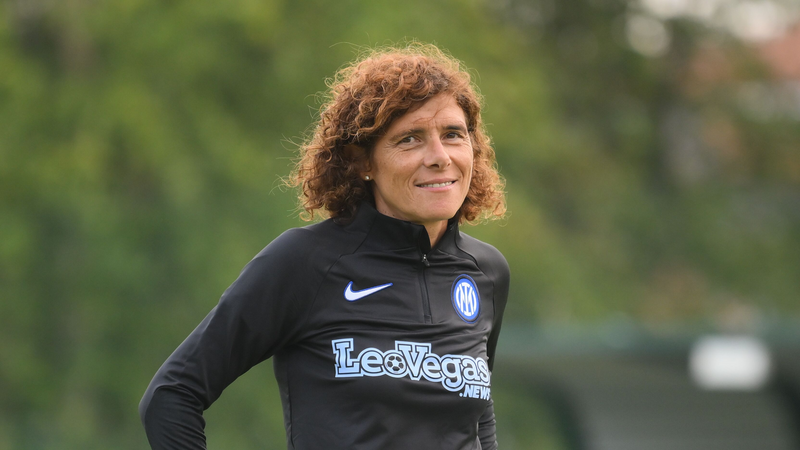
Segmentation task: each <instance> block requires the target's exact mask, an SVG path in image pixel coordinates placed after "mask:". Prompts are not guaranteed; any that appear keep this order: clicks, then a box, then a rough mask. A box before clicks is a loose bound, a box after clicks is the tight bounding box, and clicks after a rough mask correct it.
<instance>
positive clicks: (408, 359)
mask: <svg viewBox="0 0 800 450" xmlns="http://www.w3.org/2000/svg"><path fill="white" fill-rule="evenodd" d="M331 347H332V348H333V354H334V357H335V360H336V363H335V375H336V378H350V377H365V376H367V377H380V376H388V377H392V378H406V377H407V378H410V379H411V380H414V381H422V380H426V381H428V382H433V383H440V384H441V385H442V387H444V388H445V389H446V390H448V391H450V392H459V391H461V392H460V393H459V396H460V397H469V398H481V399H484V400H488V399H489V398H490V396H491V388H490V386H491V372H490V371H489V366H488V365H487V364H486V361H485V360H484V359H483V358H481V357H472V356H469V355H443V356H440V355H437V354H436V353H433V352H431V344H428V343H419V342H406V341H395V344H394V349H392V350H386V351H381V350H379V349H377V348H373V347H370V348H366V349H364V350H362V351H361V352H360V353H359V354H358V355H357V356H355V357H354V356H353V349H354V345H353V339H352V338H347V339H335V340H333V341H331Z"/></svg>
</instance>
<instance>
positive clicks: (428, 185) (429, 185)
mask: <svg viewBox="0 0 800 450" xmlns="http://www.w3.org/2000/svg"><path fill="white" fill-rule="evenodd" d="M453 183H455V181H444V182H441V183H429V184H418V185H417V187H422V188H438V187H445V186H450V185H451V184H453Z"/></svg>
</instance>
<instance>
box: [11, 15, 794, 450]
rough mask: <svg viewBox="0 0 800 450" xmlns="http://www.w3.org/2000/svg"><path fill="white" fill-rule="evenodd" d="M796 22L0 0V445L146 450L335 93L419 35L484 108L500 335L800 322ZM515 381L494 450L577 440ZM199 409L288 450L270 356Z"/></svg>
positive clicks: (214, 427)
mask: <svg viewBox="0 0 800 450" xmlns="http://www.w3.org/2000/svg"><path fill="white" fill-rule="evenodd" d="M798 17H800V3H798V2H797V1H796V0H780V1H779V0H770V1H767V0H760V1H744V0H704V1H689V0H641V1H627V0H559V1H556V0H502V1H492V0H443V1H424V0H408V1H406V2H402V3H398V2H381V1H366V0H364V1H355V0H340V1H336V2H330V1H290V0H231V1H228V2H219V1H211V0H192V1H186V0H169V1H167V0H161V1H157V0H116V1H113V2H112V1H104V0H6V1H4V2H2V3H0V448H1V449H35V450H39V449H82V450H91V449H142V448H147V444H146V439H145V436H144V432H143V431H142V428H141V425H140V423H139V417H138V413H137V404H138V402H139V399H140V397H141V395H142V394H143V392H144V389H145V387H146V386H147V384H148V382H149V381H150V378H151V377H152V375H153V374H154V373H155V371H156V369H157V368H158V366H159V365H160V364H161V363H162V362H163V360H164V359H165V358H166V357H167V356H168V355H169V353H170V352H171V351H172V350H173V349H174V348H175V347H176V346H177V345H178V344H179V343H180V342H181V340H182V339H183V338H184V337H185V336H186V335H187V334H188V333H189V332H190V331H191V330H192V329H193V328H194V326H195V325H196V324H197V323H198V322H199V321H200V320H201V319H202V318H203V317H204V316H205V314H206V313H207V312H208V311H209V310H210V309H211V308H212V307H213V306H214V305H215V304H216V302H217V300H218V298H219V296H220V295H221V293H222V292H223V290H224V289H225V288H226V287H227V286H228V284H230V283H231V282H232V281H233V280H234V279H235V278H236V276H237V274H238V273H239V270H240V269H241V268H242V266H243V265H244V264H246V263H247V262H248V261H249V259H250V258H251V257H252V256H253V255H255V254H256V253H257V252H258V251H259V250H260V249H261V248H262V247H263V246H265V245H266V244H267V243H269V242H270V240H272V239H273V238H274V237H276V236H277V235H278V234H279V233H280V232H282V231H283V230H285V229H286V228H289V227H294V226H301V225H303V222H302V221H300V220H299V219H298V217H297V211H296V203H295V197H296V194H295V193H294V192H292V191H287V190H286V189H285V188H282V185H281V177H285V176H287V175H288V173H289V171H290V167H291V161H292V158H294V156H295V154H296V153H295V151H296V149H297V144H298V143H299V142H301V141H302V140H303V138H304V136H306V134H307V131H308V127H309V125H310V124H311V123H312V122H313V121H314V118H315V117H316V114H317V111H318V107H319V104H320V102H319V96H318V95H317V93H319V92H320V91H323V90H324V89H325V84H324V83H325V79H326V78H327V77H330V76H332V75H333V73H334V72H335V70H336V69H337V68H339V67H340V66H342V65H343V64H344V63H346V62H347V61H349V60H352V59H353V58H354V56H355V55H356V54H357V53H358V52H359V51H360V50H362V49H364V48H368V47H374V46H379V45H384V44H388V43H397V42H403V41H405V40H409V39H417V40H420V41H423V42H432V43H436V44H438V45H439V46H440V47H442V48H444V49H446V50H448V51H449V52H450V53H452V54H453V55H454V56H456V57H457V58H459V59H461V60H463V61H464V62H465V64H466V65H467V66H468V67H470V68H471V70H472V74H473V76H474V79H475V81H476V82H477V84H478V85H479V87H480V89H481V91H482V93H483V95H484V97H485V101H486V107H485V112H484V118H485V121H486V122H487V123H488V128H489V132H490V134H491V135H492V136H493V139H494V143H495V146H496V150H497V155H498V161H499V165H500V168H501V171H502V173H503V174H504V176H505V177H506V178H507V183H508V204H509V210H510V213H509V216H508V218H507V219H506V220H504V221H501V222H496V223H490V224H485V225H479V226H475V227H465V231H466V232H467V233H469V234H472V235H474V236H476V237H478V238H480V239H483V240H486V241H488V242H490V243H492V244H494V245H495V246H496V247H498V248H499V249H500V250H501V251H502V252H503V253H504V254H505V255H506V257H507V259H508V261H509V263H510V266H511V269H512V290H511V298H510V299H509V307H508V309H507V312H506V323H507V324H509V326H511V327H513V326H517V327H531V328H536V327H546V326H550V327H565V328H567V329H578V330H580V329H587V328H592V327H598V326H604V325H603V324H608V323H612V324H613V323H620V322H624V323H635V324H637V326H640V327H643V328H644V329H647V330H651V331H653V332H656V333H666V334H669V333H670V332H671V331H670V330H676V329H681V330H685V329H708V330H720V329H721V330H738V331H752V330H753V329H758V328H759V327H762V328H763V327H769V326H772V325H771V324H775V323H785V322H786V321H790V322H791V321H792V320H797V319H798V316H800V314H799V313H800V303H798V301H797V300H798V294H800V251H798V250H800V50H798V49H800V28H798V26H797V21H798ZM507 344H508V343H505V344H504V343H503V342H502V339H501V351H502V347H503V346H504V345H507ZM502 377H503V375H502V373H496V374H495V378H494V380H495V384H496V385H497V388H496V390H495V398H496V399H497V401H498V406H497V409H498V416H499V421H500V441H501V443H502V442H504V439H505V442H516V443H517V445H516V446H513V445H509V446H508V448H512V447H514V448H541V449H556V448H561V447H560V445H561V444H560V443H559V442H557V439H556V438H555V437H553V436H555V435H554V434H553V433H551V432H550V431H551V430H550V428H551V426H550V425H549V424H550V419H549V418H548V417H547V414H544V413H541V411H539V409H538V408H539V407H538V406H537V405H536V404H535V403H526V402H525V401H524V400H525V399H524V398H523V397H521V396H519V395H515V394H514V393H513V392H511V391H509V390H503V385H502V381H501V380H502ZM537 411H539V412H537ZM207 418H208V426H207V434H208V440H209V447H210V448H231V449H257V448H258V449H263V448H269V449H273V448H274V449H280V448H286V447H285V438H284V431H283V424H282V416H281V411H280V403H279V400H278V397H277V391H276V387H275V383H274V380H273V379H272V376H271V364H262V365H260V366H258V367H256V368H255V369H253V370H252V371H251V372H250V373H248V374H246V375H245V376H244V377H242V378H241V379H240V380H239V381H237V383H235V384H234V385H233V386H231V388H229V390H228V391H226V393H225V395H223V397H222V399H221V400H220V401H219V402H218V403H217V404H215V405H214V406H213V407H212V408H211V409H210V410H209V411H208V412H207ZM528 419H530V420H528ZM531 422H533V423H531Z"/></svg>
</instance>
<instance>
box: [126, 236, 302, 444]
mask: <svg viewBox="0 0 800 450" xmlns="http://www.w3.org/2000/svg"><path fill="white" fill-rule="evenodd" d="M299 232H301V231H300V230H290V231H289V232H287V233H284V234H283V235H282V236H280V237H279V238H277V239H276V240H275V241H273V242H272V243H271V244H270V245H268V246H267V247H266V248H265V249H264V250H263V251H262V252H261V253H259V254H258V255H257V256H256V257H255V258H254V259H253V260H252V261H250V263H248V264H247V266H245V268H244V270H243V271H242V273H241V274H240V275H239V277H238V278H237V280H236V281H235V282H234V283H233V284H232V285H231V286H230V287H229V288H228V289H227V290H226V291H225V293H224V294H223V295H222V298H221V299H220V301H219V304H218V305H217V306H216V307H215V308H214V309H213V310H212V311H211V312H210V313H209V314H208V315H207V316H206V318H205V319H204V320H203V321H202V322H201V323H200V325H199V326H198V327H197V328H195V330H194V331H192V333H191V334H190V335H189V337H187V338H186V340H184V341H183V343H181V345H180V346H179V347H178V348H177V349H176V350H175V351H174V352H173V353H172V355H170V356H169V358H168V359H167V360H166V362H164V364H163V365H162V366H161V368H160V369H159V370H158V372H157V373H156V375H155V377H153V380H152V381H151V382H150V385H149V386H148V388H147V390H146V392H145V394H144V397H143V398H142V401H141V403H140V404H139V414H140V416H141V419H142V423H143V425H144V428H145V431H146V433H147V438H148V441H149V442H150V446H151V447H152V448H153V449H154V450H162V449H164V450H173V449H174V450H177V449H187V450H188V449H193V450H196V449H205V448H206V444H205V433H204V427H205V421H204V419H203V411H204V410H206V409H207V408H208V407H209V406H211V404H212V403H213V402H214V401H215V400H216V399H217V398H218V397H219V395H220V394H221V393H222V390H223V389H225V387H227V386H228V385H229V384H230V383H231V382H233V381H234V380H235V379H236V378H238V377H239V376H240V375H242V374H243V373H245V372H246V371H247V370H248V369H250V368H251V367H252V366H254V365H256V364H258V363H259V362H261V361H263V360H265V359H267V358H269V357H270V356H272V355H273V354H274V353H275V352H276V351H277V350H278V349H279V348H281V347H282V346H283V345H285V344H286V342H288V341H290V340H291V339H292V337H293V336H294V335H295V334H296V333H297V331H298V329H299V327H300V325H301V321H302V314H301V312H302V306H301V305H300V304H299V301H298V299H299V298H302V296H300V295H298V293H297V286H298V285H301V284H303V283H298V282H297V281H296V279H297V276H298V275H297V271H298V270H299V269H298V268H299V267H303V264H304V261H303V257H302V256H300V255H301V254H302V252H298V251H297V250H298V248H297V247H298V246H297V245H294V243H296V242H298V239H296V238H293V237H292V235H296V233H299Z"/></svg>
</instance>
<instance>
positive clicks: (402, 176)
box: [140, 45, 509, 450]
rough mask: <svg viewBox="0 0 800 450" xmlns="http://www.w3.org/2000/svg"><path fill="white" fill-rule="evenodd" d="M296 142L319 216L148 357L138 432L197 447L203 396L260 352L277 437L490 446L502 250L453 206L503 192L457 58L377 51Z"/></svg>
mask: <svg viewBox="0 0 800 450" xmlns="http://www.w3.org/2000/svg"><path fill="white" fill-rule="evenodd" d="M301 150H302V157H301V159H300V161H299V162H298V165H297V168H296V171H295V173H294V177H293V179H292V182H293V184H294V185H297V186H301V192H302V194H301V196H300V198H301V202H302V205H303V207H304V209H305V211H306V213H307V214H306V215H307V216H308V218H312V217H313V216H314V214H315V213H321V214H325V215H327V216H329V219H328V220H325V221H323V222H320V223H317V224H314V225H310V226H307V227H304V228H298V229H292V230H289V231H287V232H285V233H283V234H282V235H281V236H280V237H278V238H277V239H275V240H274V241H273V242H272V243H270V244H269V245H268V246H267V247H266V248H265V249H264V250H262V251H261V253H259V254H258V255H257V256H256V257H255V258H254V259H253V260H252V261H251V262H250V263H249V264H248V265H247V266H246V267H245V268H244V270H243V271H242V273H241V275H240V276H239V278H238V279H237V280H236V281H235V282H234V283H233V284H232V285H231V286H230V287H229V288H228V290H227V291H225V293H224V295H223V296H222V299H221V300H220V302H219V304H218V305H217V307H215V308H214V309H213V310H212V311H211V313H209V315H208V316H207V317H206V318H205V320H204V321H203V322H202V323H201V324H200V325H199V326H198V327H197V329H195V330H194V331H193V332H192V334H191V335H190V336H189V337H188V338H187V339H186V341H184V342H183V343H182V344H181V345H180V346H179V347H178V349H177V350H176V351H175V352H174V353H173V354H172V355H171V356H170V357H169V359H168V360H167V361H166V362H165V363H164V365H163V366H162V367H161V369H160V370H159V371H158V373H157V374H156V376H155V377H154V379H153V381H152V382H151V383H150V386H149V388H148V389H147V392H146V393H145V396H144V398H143V399H142V403H141V405H140V413H141V416H142V421H143V423H144V425H145V429H146V431H147V435H148V439H149V440H150V444H151V446H152V447H153V448H154V449H201V448H205V436H204V434H203V427H204V421H203V416H202V412H203V410H205V409H206V408H208V407H209V406H210V405H211V403H213V402H214V400H216V399H217V397H218V396H219V395H220V394H221V392H222V390H223V389H224V388H225V387H226V386H227V385H228V384H230V383H231V382H232V381H233V380H235V379H236V378H237V377H238V376H239V375H241V374H243V373H244V372H245V371H247V370H248V369H249V368H250V367H252V366H253V365H255V364H258V363H259V362H261V361H263V360H265V359H267V358H270V357H273V362H274V367H275V376H276V378H277V380H278V385H279V387H280V393H281V398H282V403H283V410H284V418H285V425H286V436H287V441H288V447H289V448H290V449H296V450H306V449H376V450H377V449H408V448H417V449H459V450H461V449H484V450H486V449H494V448H496V446H497V444H496V442H495V421H494V413H493V408H492V400H491V391H490V387H491V384H490V382H491V368H492V363H493V361H494V351H495V346H496V343H497V337H498V334H499V331H500V322H501V319H502V315H503V309H504V307H505V303H506V297H507V294H508V282H509V272H508V265H507V263H506V261H505V259H504V258H503V256H502V255H501V254H500V253H499V252H498V251H497V250H496V249H494V247H492V246H490V245H488V244H485V243H483V242H480V241H478V240H476V239H474V238H471V237H469V236H467V235H465V234H463V233H460V232H459V230H458V224H459V223H460V222H464V221H474V220H477V219H479V218H481V217H489V218H494V217H500V216H502V214H503V213H504V210H505V204H504V200H503V190H502V187H503V186H502V182H501V179H500V177H499V175H498V173H497V171H496V169H495V161H494V151H493V149H492V148H491V146H490V143H489V139H488V137H487V135H486V134H485V132H484V129H483V124H482V122H481V117H480V102H479V97H478V95H477V94H476V92H475V90H474V88H473V86H472V85H471V83H470V80H469V75H468V74H467V73H466V72H465V71H464V70H463V68H462V67H461V66H460V64H459V63H458V61H456V60H454V59H452V58H450V57H448V56H445V55H444V54H442V53H441V52H440V51H439V50H438V49H436V48H435V47H433V46H422V45H415V46H412V47H409V48H406V49H391V50H386V51H380V52H375V53H373V54H372V55H370V56H368V57H366V58H364V59H363V60H361V61H360V62H357V63H354V64H353V65H351V66H349V67H347V68H345V69H342V70H341V71H340V72H339V73H338V74H337V77H336V79H335V80H333V81H332V83H331V97H330V101H329V102H328V103H327V104H326V105H324V106H323V109H322V113H321V117H320V120H319V123H318V124H317V126H316V130H315V133H314V135H313V136H312V137H311V139H310V140H309V142H308V143H307V144H306V145H304V146H303V148H302V149H301Z"/></svg>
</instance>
